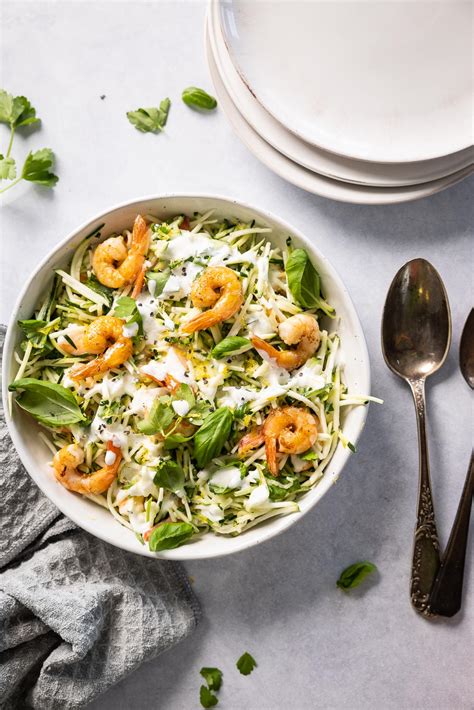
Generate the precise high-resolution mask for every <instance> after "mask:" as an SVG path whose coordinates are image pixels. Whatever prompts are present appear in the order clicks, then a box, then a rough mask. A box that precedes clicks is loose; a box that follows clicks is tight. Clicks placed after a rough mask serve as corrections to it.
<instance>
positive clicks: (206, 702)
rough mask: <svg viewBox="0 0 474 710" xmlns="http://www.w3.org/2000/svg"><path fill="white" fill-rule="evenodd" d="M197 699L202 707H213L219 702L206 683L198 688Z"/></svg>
mask: <svg viewBox="0 0 474 710" xmlns="http://www.w3.org/2000/svg"><path fill="white" fill-rule="evenodd" d="M199 700H200V702H201V705H202V706H203V708H213V707H214V705H217V703H218V702H219V701H218V699H217V697H216V696H215V695H214V694H213V693H211V691H210V690H209V688H208V687H207V686H206V685H201V687H200V688H199Z"/></svg>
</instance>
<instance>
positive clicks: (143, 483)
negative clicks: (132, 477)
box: [127, 466, 158, 498]
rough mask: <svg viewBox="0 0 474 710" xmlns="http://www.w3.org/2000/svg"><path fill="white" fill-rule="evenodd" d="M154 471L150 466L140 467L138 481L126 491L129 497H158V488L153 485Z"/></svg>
mask: <svg viewBox="0 0 474 710" xmlns="http://www.w3.org/2000/svg"><path fill="white" fill-rule="evenodd" d="M155 473H156V471H155V469H154V468H151V467H150V466H142V468H141V474H140V477H139V478H138V480H137V481H136V482H135V483H134V484H133V485H132V486H130V488H128V489H127V493H128V495H129V496H144V497H145V498H147V497H148V496H149V495H152V496H153V497H154V498H157V497H158V486H156V484H155V483H153V478H154V476H155Z"/></svg>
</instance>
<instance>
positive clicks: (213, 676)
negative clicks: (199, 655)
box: [199, 668, 223, 690]
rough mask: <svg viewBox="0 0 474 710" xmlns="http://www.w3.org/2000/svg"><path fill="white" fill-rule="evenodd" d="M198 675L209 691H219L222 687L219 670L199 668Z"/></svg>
mask: <svg viewBox="0 0 474 710" xmlns="http://www.w3.org/2000/svg"><path fill="white" fill-rule="evenodd" d="M199 673H200V674H201V675H202V677H203V678H204V680H205V681H206V683H207V686H208V688H209V690H219V689H220V687H221V685H222V675H223V674H222V671H221V670H219V668H201V670H200V671H199Z"/></svg>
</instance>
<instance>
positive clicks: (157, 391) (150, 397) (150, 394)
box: [130, 386, 168, 416]
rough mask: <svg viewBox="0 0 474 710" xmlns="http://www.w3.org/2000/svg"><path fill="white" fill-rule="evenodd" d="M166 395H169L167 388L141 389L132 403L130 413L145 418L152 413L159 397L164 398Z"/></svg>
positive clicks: (134, 396)
mask: <svg viewBox="0 0 474 710" xmlns="http://www.w3.org/2000/svg"><path fill="white" fill-rule="evenodd" d="M165 394H168V390H167V389H166V387H145V386H143V387H140V389H139V390H137V391H136V392H135V394H134V395H133V399H132V401H131V402H130V411H131V412H133V413H134V414H140V415H142V416H144V415H145V414H146V413H147V412H149V411H150V409H151V407H152V405H153V402H154V401H155V400H156V399H157V397H162V396H163V395H165Z"/></svg>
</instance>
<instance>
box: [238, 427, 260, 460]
mask: <svg viewBox="0 0 474 710" xmlns="http://www.w3.org/2000/svg"><path fill="white" fill-rule="evenodd" d="M263 442H264V436H263V430H262V427H258V428H257V429H252V431H249V432H248V434H245V436H243V437H242V439H241V440H240V442H239V454H240V456H243V455H245V454H246V453H248V452H249V451H252V449H257V448H258V447H259V446H261V445H262V444H263Z"/></svg>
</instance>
